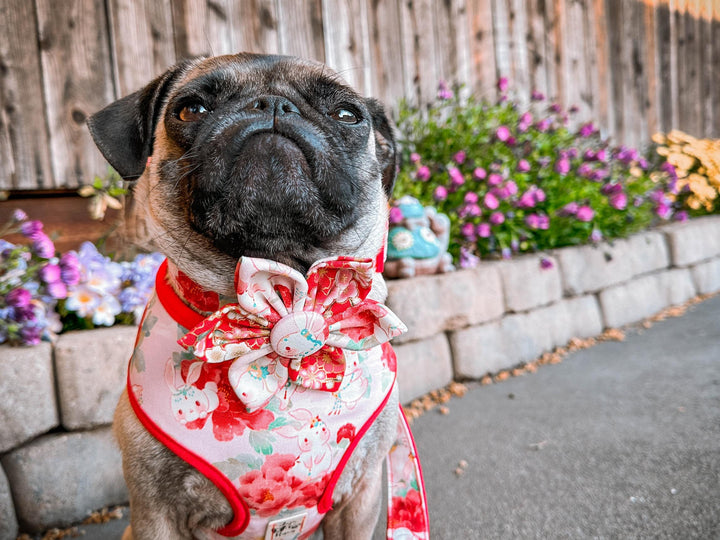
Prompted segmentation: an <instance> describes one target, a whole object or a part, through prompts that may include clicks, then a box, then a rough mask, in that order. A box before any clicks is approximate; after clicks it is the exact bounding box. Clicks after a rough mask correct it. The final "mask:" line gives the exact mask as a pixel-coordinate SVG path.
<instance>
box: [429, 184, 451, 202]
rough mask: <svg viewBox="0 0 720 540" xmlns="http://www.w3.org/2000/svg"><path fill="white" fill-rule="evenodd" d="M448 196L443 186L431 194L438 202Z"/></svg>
mask: <svg viewBox="0 0 720 540" xmlns="http://www.w3.org/2000/svg"><path fill="white" fill-rule="evenodd" d="M447 196H448V190H447V188H446V187H445V186H438V187H436V188H435V191H434V192H433V198H434V199H435V200H436V201H438V202H440V201H444V200H445V199H447Z"/></svg>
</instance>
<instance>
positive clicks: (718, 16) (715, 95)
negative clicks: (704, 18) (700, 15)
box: [707, 0, 720, 137]
mask: <svg viewBox="0 0 720 540" xmlns="http://www.w3.org/2000/svg"><path fill="white" fill-rule="evenodd" d="M711 26H712V44H713V47H712V62H713V63H712V67H711V68H707V69H708V75H709V76H711V78H712V84H711V86H712V103H713V118H714V119H715V121H714V122H713V129H712V130H711V132H710V136H711V137H720V68H719V67H718V66H720V1H718V0H713V3H712V25H711Z"/></svg>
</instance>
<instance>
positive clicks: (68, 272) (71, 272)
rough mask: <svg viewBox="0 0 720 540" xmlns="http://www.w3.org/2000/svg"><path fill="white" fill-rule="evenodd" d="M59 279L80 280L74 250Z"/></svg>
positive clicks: (66, 257) (66, 258) (74, 282)
mask: <svg viewBox="0 0 720 540" xmlns="http://www.w3.org/2000/svg"><path fill="white" fill-rule="evenodd" d="M391 212H392V210H391ZM60 279H61V280H62V281H63V283H65V285H70V286H72V285H77V284H78V282H79V281H80V261H78V258H77V255H76V254H75V252H74V251H68V252H67V253H63V255H62V256H61V257H60Z"/></svg>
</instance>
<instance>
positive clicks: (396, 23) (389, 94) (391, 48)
mask: <svg viewBox="0 0 720 540" xmlns="http://www.w3.org/2000/svg"><path fill="white" fill-rule="evenodd" d="M368 17H369V22H368V26H369V31H370V54H371V59H372V61H371V66H372V69H373V90H372V94H373V95H374V96H375V97H378V98H380V99H381V100H382V101H383V102H384V103H385V105H387V106H388V107H390V108H392V107H393V106H395V101H396V100H397V98H398V96H402V95H403V93H404V90H405V80H404V69H403V68H404V66H403V44H402V36H401V35H400V32H398V31H397V29H398V28H399V27H400V12H399V9H398V5H397V3H396V2H393V1H390V0H373V1H372V2H371V3H370V5H369V6H368Z"/></svg>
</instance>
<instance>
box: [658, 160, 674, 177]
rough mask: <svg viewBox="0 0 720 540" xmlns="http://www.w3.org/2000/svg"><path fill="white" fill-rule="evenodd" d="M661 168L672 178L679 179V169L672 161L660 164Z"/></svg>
mask: <svg viewBox="0 0 720 540" xmlns="http://www.w3.org/2000/svg"><path fill="white" fill-rule="evenodd" d="M660 170H661V171H663V172H665V173H667V174H669V175H670V177H671V178H675V179H677V171H676V170H675V166H674V165H673V164H672V163H668V162H667V161H665V162H664V163H663V164H662V165H660Z"/></svg>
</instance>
